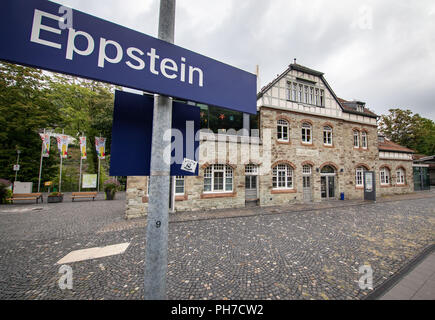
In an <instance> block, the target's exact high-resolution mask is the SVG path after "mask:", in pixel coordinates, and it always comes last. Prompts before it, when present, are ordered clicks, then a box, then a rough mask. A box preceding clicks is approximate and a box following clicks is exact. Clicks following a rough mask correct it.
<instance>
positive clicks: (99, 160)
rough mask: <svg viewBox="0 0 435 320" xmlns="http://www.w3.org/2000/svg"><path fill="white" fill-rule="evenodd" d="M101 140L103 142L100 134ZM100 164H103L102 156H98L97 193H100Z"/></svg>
mask: <svg viewBox="0 0 435 320" xmlns="http://www.w3.org/2000/svg"><path fill="white" fill-rule="evenodd" d="M99 140H101V132H100V137H99ZM97 155H98V152H97ZM100 162H101V154H100V155H98V175H97V191H98V192H100V173H101V172H100Z"/></svg>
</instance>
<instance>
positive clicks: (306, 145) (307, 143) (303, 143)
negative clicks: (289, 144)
mask: <svg viewBox="0 0 435 320" xmlns="http://www.w3.org/2000/svg"><path fill="white" fill-rule="evenodd" d="M301 146H305V147H312V146H313V143H312V142H302V141H301Z"/></svg>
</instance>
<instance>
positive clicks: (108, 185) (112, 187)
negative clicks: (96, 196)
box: [104, 178, 121, 192]
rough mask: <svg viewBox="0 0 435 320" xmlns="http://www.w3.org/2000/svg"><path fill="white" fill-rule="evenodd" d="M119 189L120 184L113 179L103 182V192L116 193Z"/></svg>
mask: <svg viewBox="0 0 435 320" xmlns="http://www.w3.org/2000/svg"><path fill="white" fill-rule="evenodd" d="M120 189H121V184H120V183H119V181H118V180H116V179H115V178H111V179H109V180H106V181H104V191H112V192H116V191H119V190H120Z"/></svg>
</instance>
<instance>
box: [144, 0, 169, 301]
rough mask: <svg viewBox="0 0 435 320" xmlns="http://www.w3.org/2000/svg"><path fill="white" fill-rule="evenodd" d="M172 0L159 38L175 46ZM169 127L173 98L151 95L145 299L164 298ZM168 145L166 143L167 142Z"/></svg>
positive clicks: (164, 1) (163, 4) (165, 2)
mask: <svg viewBox="0 0 435 320" xmlns="http://www.w3.org/2000/svg"><path fill="white" fill-rule="evenodd" d="M174 31H175V0H160V15H159V39H161V40H164V41H167V42H169V43H174ZM171 127H172V99H171V98H170V97H166V96H157V95H155V96H154V119H153V134H152V144H151V167H150V169H151V170H150V171H151V172H150V185H149V187H150V188H149V203H148V217H147V232H146V249H145V250H146V251H145V279H144V298H145V299H146V300H163V299H166V271H167V268H168V262H167V256H168V220H169V196H170V192H169V179H170V163H169V162H170V161H169V159H164V149H165V142H164V141H163V135H164V133H165V131H166V130H171ZM166 143H167V142H166Z"/></svg>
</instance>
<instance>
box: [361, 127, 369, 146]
mask: <svg viewBox="0 0 435 320" xmlns="http://www.w3.org/2000/svg"><path fill="white" fill-rule="evenodd" d="M367 146H368V139H367V132H365V131H363V132H361V147H362V148H363V149H367Z"/></svg>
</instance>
